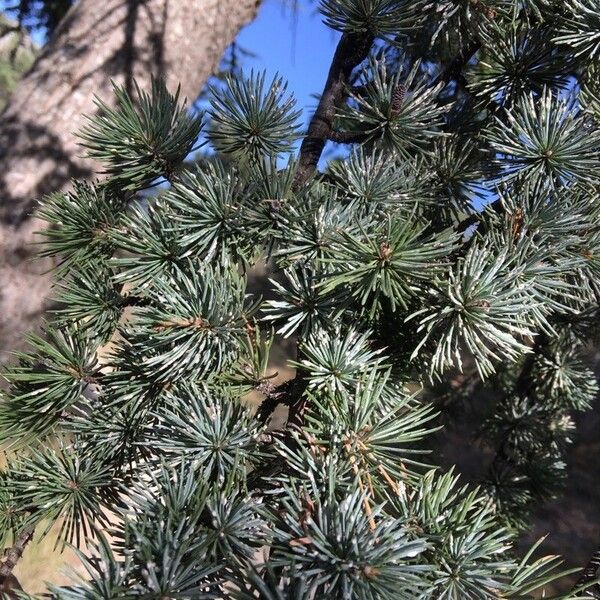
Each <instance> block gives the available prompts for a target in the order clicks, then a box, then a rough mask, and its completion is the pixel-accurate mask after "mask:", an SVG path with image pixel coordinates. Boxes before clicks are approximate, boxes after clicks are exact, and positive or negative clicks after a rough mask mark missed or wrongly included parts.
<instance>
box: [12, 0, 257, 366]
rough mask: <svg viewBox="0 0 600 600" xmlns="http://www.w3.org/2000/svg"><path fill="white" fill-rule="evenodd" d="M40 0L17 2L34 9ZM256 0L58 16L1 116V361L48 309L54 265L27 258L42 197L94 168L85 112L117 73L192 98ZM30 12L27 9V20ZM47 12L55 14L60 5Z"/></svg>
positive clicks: (136, 0) (119, 6) (117, 7)
mask: <svg viewBox="0 0 600 600" xmlns="http://www.w3.org/2000/svg"><path fill="white" fill-rule="evenodd" d="M41 4H42V8H44V6H46V5H48V4H50V5H51V6H50V8H51V7H52V6H54V4H57V3H41ZM39 5H40V3H39V2H26V3H20V6H21V7H22V8H23V10H25V11H30V12H31V11H33V10H38V6H39ZM63 5H64V6H66V4H65V3H62V4H61V6H63ZM258 5H259V2H257V0H242V1H241V2H232V1H227V0H194V2H189V3H182V2H174V1H173V0H150V1H140V0H110V1H109V2H95V1H93V0H81V1H80V2H78V3H77V4H76V5H75V6H73V7H72V8H71V9H70V10H69V11H68V12H67V13H66V15H65V16H64V18H62V19H61V20H60V23H59V25H58V26H57V27H56V29H55V31H54V33H53V35H52V37H51V39H50V40H49V42H48V44H47V45H46V46H44V48H43V50H42V52H41V54H40V56H39V58H38V60H37V61H36V63H35V66H34V68H33V69H31V71H30V72H29V73H28V74H27V76H26V77H25V78H24V79H23V80H22V81H21V82H20V83H19V85H18V87H17V88H16V89H15V92H14V94H13V95H12V98H11V101H10V102H9V104H8V106H7V107H6V109H5V110H4V112H3V114H2V120H1V123H0V148H2V150H1V151H0V173H1V175H0V281H1V282H2V292H1V293H0V315H1V316H0V361H2V360H6V359H7V357H8V354H7V353H8V352H9V351H10V350H11V349H13V348H14V347H15V344H17V343H18V340H19V339H21V338H22V335H23V333H24V331H27V330H28V329H30V328H31V327H32V326H33V325H34V324H36V323H38V324H39V320H40V318H41V315H42V314H43V312H44V309H45V298H46V296H47V295H48V291H49V285H50V279H49V277H48V276H47V275H46V274H45V273H46V271H47V270H48V268H49V267H50V266H51V265H50V263H48V262H39V261H38V262H36V263H32V261H31V260H30V259H31V248H32V245H31V244H32V242H33V241H34V235H33V232H34V231H35V230H37V229H39V228H40V226H41V223H40V221H39V220H38V219H37V218H36V215H35V210H34V209H35V206H36V203H37V201H38V199H39V198H40V197H41V196H42V195H43V194H45V193H49V192H52V191H56V190H60V189H63V188H64V186H66V185H67V184H68V182H69V180H70V178H72V177H91V176H92V174H93V165H92V163H90V162H89V161H88V160H86V159H85V158H83V157H82V156H81V154H82V153H81V150H80V148H79V147H78V146H77V140H76V139H75V137H74V136H73V135H72V133H73V131H74V130H76V129H79V128H80V127H81V126H82V125H83V123H84V120H83V119H84V117H83V115H84V114H88V115H92V114H93V113H94V110H95V108H94V103H93V99H94V95H97V96H98V97H99V98H102V99H103V100H105V101H107V102H111V101H112V100H111V99H112V92H111V83H110V82H111V80H114V81H115V82H116V83H118V84H124V85H125V87H126V89H128V90H130V91H131V89H132V87H131V86H132V85H133V78H134V77H135V78H136V79H137V81H138V83H139V85H140V86H142V87H148V86H149V83H150V77H151V76H152V75H156V76H160V77H164V78H165V80H166V81H167V82H168V83H169V85H170V86H171V87H176V86H177V84H178V83H179V82H182V83H181V85H182V95H183V96H186V97H188V98H189V99H190V100H194V99H195V98H196V97H197V95H198V94H199V92H200V89H201V88H202V85H203V84H204V82H205V81H206V79H207V78H208V77H209V76H210V75H211V74H212V73H214V72H215V71H216V69H217V67H218V64H219V62H220V60H221V57H222V56H223V53H224V51H225V49H226V48H227V46H228V45H229V44H230V43H231V42H232V41H233V39H234V38H235V36H236V34H237V32H238V30H239V29H240V28H241V27H242V26H243V25H244V24H245V23H247V22H248V21H250V20H251V19H252V18H253V17H254V16H255V14H256V10H257V8H258ZM64 6H63V7H64ZM46 8H48V7H46ZM40 10H41V9H40ZM30 12H25V13H23V18H24V19H25V22H29V19H30V16H31V15H30ZM19 14H21V13H19ZM43 15H46V19H47V20H49V19H55V17H56V16H57V15H58V13H56V12H51V11H50V12H47V11H46V12H43V13H42V16H43ZM52 15H54V16H52ZM54 24H55V20H53V21H51V22H50V21H48V25H52V26H53V25H54ZM24 290H27V291H26V292H25V291H24Z"/></svg>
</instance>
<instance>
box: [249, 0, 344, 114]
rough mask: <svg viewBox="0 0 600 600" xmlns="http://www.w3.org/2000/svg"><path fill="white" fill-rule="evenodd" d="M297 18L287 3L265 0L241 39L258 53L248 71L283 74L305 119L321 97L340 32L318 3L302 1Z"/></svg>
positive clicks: (252, 59)
mask: <svg viewBox="0 0 600 600" xmlns="http://www.w3.org/2000/svg"><path fill="white" fill-rule="evenodd" d="M298 4H299V6H298V10H297V12H296V14H295V16H294V15H293V14H292V11H291V10H290V9H289V7H288V8H286V5H285V2H284V0H264V3H263V5H262V7H261V9H260V12H259V14H258V17H257V18H256V20H255V21H253V22H252V23H250V24H249V25H247V26H246V27H245V28H244V29H243V30H242V31H241V32H240V35H239V36H238V42H239V44H240V45H241V46H242V47H243V48H245V49H247V50H249V51H251V52H253V53H255V54H256V57H255V58H248V59H245V60H244V61H243V66H244V69H248V70H250V69H251V68H254V69H266V71H267V73H268V75H269V78H270V77H271V76H272V75H274V74H275V73H280V74H281V75H283V76H284V78H286V79H287V80H288V84H289V88H288V89H289V90H290V91H291V92H292V93H293V94H294V96H295V97H296V99H297V101H298V106H299V108H303V109H309V110H305V112H304V120H305V122H306V120H307V118H308V117H309V116H310V112H311V111H310V109H311V108H314V106H315V99H314V97H312V96H313V95H314V94H320V93H321V91H322V89H323V85H324V83H325V79H326V77H327V71H328V69H329V65H330V64H331V58H332V57H333V53H334V51H335V46H336V43H337V40H338V39H339V35H340V34H339V33H338V32H336V31H333V30H331V29H329V28H328V27H326V26H325V25H324V24H323V23H322V21H321V15H320V14H319V13H318V12H317V9H316V2H310V1H309V0H300V1H299V3H298Z"/></svg>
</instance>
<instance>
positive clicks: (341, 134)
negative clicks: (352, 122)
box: [329, 129, 367, 144]
mask: <svg viewBox="0 0 600 600" xmlns="http://www.w3.org/2000/svg"><path fill="white" fill-rule="evenodd" d="M366 138H367V134H366V133H363V132H359V131H336V130H335V129H332V130H331V132H330V133H329V139H330V140H331V141H332V142H335V143H336V144H360V143H361V142H364V141H365V139H366Z"/></svg>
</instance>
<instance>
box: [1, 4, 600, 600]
mask: <svg viewBox="0 0 600 600" xmlns="http://www.w3.org/2000/svg"><path fill="white" fill-rule="evenodd" d="M319 8H320V11H321V13H322V16H323V19H324V21H325V23H326V24H327V25H329V26H330V27H332V28H333V29H335V30H337V31H338V32H340V33H341V37H340V41H339V44H338V48H337V50H336V53H335V55H334V57H333V61H332V64H331V69H330V73H329V76H328V79H327V82H326V84H325V88H324V90H323V93H322V95H321V97H320V100H319V103H318V106H317V108H316V111H315V113H314V116H313V117H312V119H311V121H310V124H309V127H308V130H307V132H306V133H303V131H302V129H301V127H300V125H299V122H300V120H299V116H300V113H299V111H298V110H297V107H296V105H295V101H294V99H293V97H292V95H291V94H290V93H289V92H288V91H287V87H286V84H285V82H284V80H283V78H282V77H280V76H277V77H275V78H273V79H269V78H267V77H266V76H265V75H264V74H256V73H252V74H251V75H250V76H249V77H248V78H247V79H231V78H230V79H229V80H227V81H226V82H225V84H224V85H222V86H219V87H215V88H214V89H213V90H212V103H211V106H210V107H209V108H208V110H207V111H206V114H202V115H199V116H197V115H194V114H191V113H190V112H189V111H188V110H187V109H186V108H185V105H182V104H181V103H180V102H179V98H178V94H177V93H175V94H172V93H170V92H169V91H168V90H166V89H165V87H164V85H163V84H162V83H161V82H160V81H156V82H154V84H153V86H152V89H151V90H149V91H142V90H139V89H137V88H136V89H135V90H134V92H135V93H134V95H133V96H130V95H128V94H127V92H126V91H125V90H123V89H119V88H117V89H116V96H117V105H116V108H114V109H110V110H108V109H106V110H104V111H103V113H102V116H100V117H97V118H95V119H93V120H92V121H91V122H90V124H89V125H88V127H86V129H85V130H84V131H83V132H82V133H81V140H82V145H83V147H84V148H86V149H87V151H88V152H89V154H90V156H92V157H94V158H96V159H97V160H98V161H99V162H100V164H101V165H102V167H101V169H100V170H101V172H102V178H101V179H100V180H98V181H96V182H93V183H76V184H75V185H74V187H73V190H72V191H71V192H68V193H65V194H57V195H54V196H52V197H49V198H46V199H44V200H43V201H42V210H41V215H42V217H43V218H44V219H46V220H47V221H48V223H49V224H50V229H48V231H47V232H46V233H45V240H44V243H43V252H44V254H46V255H49V256H55V257H56V261H57V265H58V272H57V285H56V294H55V295H56V300H57V302H58V304H57V306H58V308H57V310H56V311H55V312H54V314H53V315H52V317H51V319H50V321H49V323H48V324H47V328H46V331H45V333H44V335H43V336H41V337H32V338H31V349H30V350H29V352H26V353H23V354H20V355H18V356H17V357H16V364H15V365H14V366H13V367H11V368H10V369H8V370H7V371H6V372H5V373H4V379H5V380H6V386H5V387H6V389H5V391H3V392H1V394H2V396H1V403H0V440H1V441H2V443H3V444H4V447H5V448H7V452H8V453H7V458H8V461H7V467H6V468H5V470H4V471H3V472H2V473H1V474H0V537H1V538H2V541H3V542H4V544H5V545H6V547H7V552H6V555H5V560H4V562H3V563H2V564H1V566H0V576H1V577H3V578H8V577H9V576H10V575H11V571H12V569H13V568H14V565H15V563H16V562H17V561H18V558H19V556H20V554H21V553H22V551H23V548H24V547H25V545H26V544H27V543H28V542H29V540H30V539H31V537H32V534H33V532H34V531H35V532H36V533H37V534H39V535H42V536H43V535H46V534H48V532H49V531H50V529H52V528H53V527H54V526H55V525H56V526H57V527H58V529H59V532H60V537H59V543H60V544H72V545H74V546H76V547H79V548H80V550H81V555H80V556H81V560H82V562H83V567H84V569H83V572H84V575H83V576H81V577H80V578H79V579H78V580H75V581H74V582H73V584H72V585H70V586H66V587H60V588H58V587H51V589H50V592H49V595H50V596H51V597H52V598H55V599H57V600H58V599H62V600H70V599H82V598H85V599H88V600H100V599H105V600H108V599H115V600H116V599H121V600H122V599H129V598H130V599H135V598H140V599H141V598H145V599H156V600H158V599H163V598H181V599H201V598H231V599H240V600H241V599H251V598H263V599H266V600H271V599H272V600H275V599H278V600H279V599H281V600H283V599H288V598H289V599H295V600H309V599H317V598H331V599H340V600H342V599H344V600H345V599H354V598H355V599H357V600H376V599H381V600H388V599H389V600H392V599H394V600H414V599H420V600H427V599H432V600H433V599H447V600H485V599H490V600H491V599H494V598H507V599H513V600H517V599H520V600H522V599H526V598H535V597H539V594H541V593H544V589H545V588H547V587H548V586H549V585H550V584H551V583H552V584H553V585H554V584H555V583H556V582H557V580H558V585H559V586H560V585H561V583H560V580H561V578H563V577H564V576H566V575H569V572H565V571H564V570H561V567H560V565H561V560H560V559H559V558H557V557H540V555H539V548H538V544H536V545H535V546H534V547H533V548H531V550H530V551H529V552H528V553H527V554H526V555H525V556H518V555H517V553H516V552H515V551H514V550H513V549H512V546H513V543H514V542H515V540H516V539H517V536H518V534H519V533H520V532H521V531H523V530H526V529H528V528H529V527H530V524H531V521H530V511H531V508H532V506H533V505H534V504H539V503H540V502H544V501H547V500H548V499H550V498H552V497H553V496H554V495H556V494H557V493H560V484H561V482H562V481H564V478H565V462H564V461H565V449H566V447H567V446H568V443H569V441H570V439H571V438H572V436H573V428H574V424H573V419H572V416H573V414H574V411H582V410H586V409H588V408H589V407H590V405H591V404H592V402H593V401H594V399H595V397H596V395H597V391H598V388H597V384H596V381H595V378H594V374H593V372H592V371H591V370H590V367H589V366H588V365H586V362H585V353H584V351H585V349H586V345H587V344H589V343H593V342H594V341H595V340H597V335H596V334H597V330H598V327H597V324H598V317H599V316H600V315H599V310H598V299H599V297H600V262H599V258H598V257H600V226H599V222H600V220H599V218H600V199H599V196H598V189H599V184H600V181H599V180H598V173H600V168H599V167H600V160H599V159H600V154H599V153H600V94H599V90H600V79H599V78H598V73H599V71H598V66H597V64H596V61H597V59H598V54H599V50H598V44H599V41H598V40H599V39H600V17H599V15H600V4H599V3H598V2H597V1H596V0H568V1H562V0H561V1H560V2H559V1H557V2H554V1H553V0H502V1H494V2H491V1H488V0H322V1H321V2H320V4H319ZM324 60H325V57H324ZM199 135H200V136H204V139H205V141H206V144H205V145H204V146H206V147H209V148H211V151H210V152H207V153H206V154H203V155H202V156H201V157H200V160H197V161H196V162H195V163H191V162H185V160H186V156H187V155H188V154H189V152H190V151H191V150H192V149H193V148H194V147H195V146H196V145H197V142H198V136H199ZM201 139H202V138H201ZM300 139H302V144H301V147H300V150H299V152H298V153H296V150H295V149H296V148H297V146H295V143H296V141H297V140H300ZM327 143H335V144H337V146H334V148H337V149H338V150H340V152H339V153H338V156H337V158H335V159H332V160H330V161H329V164H325V166H323V162H321V163H320V164H321V166H322V169H321V170H319V169H317V164H318V163H319V161H320V159H321V158H322V151H323V148H324V147H325V145H326V144H327ZM150 188H151V189H152V192H150V191H148V190H150ZM265 260H268V261H270V264H271V265H272V266H273V270H274V273H275V274H274V280H273V281H272V283H271V284H270V287H271V289H270V291H269V292H268V296H267V297H268V300H262V299H261V298H260V297H258V296H257V295H256V294H253V293H251V292H250V290H249V288H248V273H249V271H250V269H251V268H252V267H253V266H254V265H256V264H257V263H259V262H260V261H265ZM278 338H279V339H280V338H290V339H292V340H293V341H294V343H295V345H296V347H297V356H296V357H294V360H293V361H291V366H293V367H295V369H296V376H295V378H293V379H291V380H290V381H287V382H285V383H283V384H280V385H276V384H275V383H274V382H273V381H272V376H273V372H272V367H271V363H270V359H269V352H270V349H271V347H272V344H273V343H274V341H275V340H276V339H278ZM457 374H460V376H457ZM257 396H259V397H260V400H261V404H260V405H259V406H258V408H257V409H253V408H252V404H251V403H250V402H249V398H250V397H254V398H256V397H257ZM467 397H469V398H470V400H471V402H470V404H473V403H477V404H479V405H480V408H481V410H480V411H478V412H477V414H478V415H481V414H483V415H484V417H482V420H480V421H479V422H476V423H475V425H474V432H473V435H474V437H475V436H477V438H478V440H479V443H480V444H481V445H482V447H483V449H484V450H485V451H484V452H483V454H484V455H485V460H484V463H485V464H483V465H482V468H481V469H480V474H479V475H478V476H477V477H476V478H475V477H469V476H459V473H458V470H457V469H453V470H450V471H448V472H444V471H443V470H441V469H439V468H437V465H436V464H435V463H436V456H437V455H438V453H433V454H432V453H430V452H429V451H430V450H431V449H432V448H433V447H434V446H433V444H434V441H435V443H436V444H437V443H439V440H440V439H443V427H442V426H444V425H446V426H448V421H449V420H450V419H451V417H452V414H451V413H449V414H440V407H446V406H448V404H449V403H460V402H461V401H462V400H464V399H465V398H467ZM280 406H283V407H284V408H285V410H286V411H287V412H286V417H285V418H284V419H283V421H284V422H283V423H282V422H281V419H280V418H275V417H274V413H275V412H276V409H277V408H278V407H280ZM442 411H443V409H442ZM277 412H278V414H280V412H281V411H277ZM440 429H442V431H441V432H440ZM433 432H436V434H435V436H434V435H432V434H433ZM438 448H439V446H438ZM480 454H481V453H480ZM550 533H551V532H550ZM594 564H595V563H594V562H593V560H592V562H591V563H590V565H591V566H589V567H588V568H587V569H586V570H585V572H584V574H583V575H582V577H581V579H580V581H579V583H578V584H577V585H576V586H575V587H574V588H573V587H572V584H571V585H570V586H569V587H568V588H566V587H565V584H564V583H563V584H562V585H563V589H565V590H566V591H565V592H564V594H563V595H562V596H560V597H561V598H563V599H567V598H586V597H588V598H592V597H600V596H599V595H598V594H599V591H598V587H597V585H596V581H595V578H596V573H595V569H594V568H593V567H594ZM581 567H583V565H581ZM576 571H577V569H575V570H574V571H573V572H571V574H573V573H575V572H576ZM22 583H23V584H24V586H25V587H26V586H27V582H22ZM569 589H570V591H568V590H569ZM14 593H15V594H16V593H17V592H16V591H15V592H14ZM19 593H20V595H21V597H24V598H26V597H28V596H27V594H25V593H24V592H19ZM546 597H549V596H548V594H547V595H546ZM557 597H558V596H557Z"/></svg>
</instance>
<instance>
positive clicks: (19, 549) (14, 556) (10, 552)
mask: <svg viewBox="0 0 600 600" xmlns="http://www.w3.org/2000/svg"><path fill="white" fill-rule="evenodd" d="M34 531H35V527H34V526H33V525H28V526H27V527H25V528H24V529H23V530H22V531H21V533H19V535H18V536H17V537H16V539H15V541H14V544H13V545H12V546H11V547H10V548H7V549H6V550H5V551H4V559H3V560H2V563H1V564H0V592H3V593H5V594H8V597H9V598H16V596H15V595H14V594H13V593H12V591H13V590H22V589H23V588H22V587H21V585H20V584H19V580H18V579H17V578H16V577H15V576H14V575H13V573H12V572H13V569H14V568H15V566H16V565H17V563H18V562H19V559H20V558H21V556H23V552H24V551H25V547H26V546H27V544H29V542H30V541H31V540H32V538H33V532H34Z"/></svg>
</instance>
